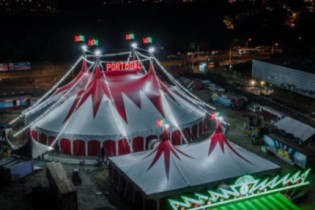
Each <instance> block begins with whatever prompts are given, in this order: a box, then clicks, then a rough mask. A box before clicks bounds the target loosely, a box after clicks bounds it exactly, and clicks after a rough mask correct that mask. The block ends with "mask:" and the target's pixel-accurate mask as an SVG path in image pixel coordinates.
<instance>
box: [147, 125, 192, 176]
mask: <svg viewBox="0 0 315 210" xmlns="http://www.w3.org/2000/svg"><path fill="white" fill-rule="evenodd" d="M153 153H155V156H154V158H153V160H152V162H151V164H150V166H149V167H148V169H147V171H148V170H150V168H151V167H153V166H154V164H156V162H157V161H158V160H159V159H160V157H161V156H162V154H164V165H165V172H166V176H167V178H168V177H169V171H170V161H171V155H172V154H173V155H174V156H175V157H176V158H177V159H178V160H181V159H180V154H181V155H184V156H186V157H189V158H192V157H191V156H189V155H187V154H185V153H184V152H182V151H180V150H179V149H177V148H176V147H174V146H173V145H172V143H171V142H170V140H169V139H168V134H166V133H165V130H164V132H163V140H161V142H160V144H159V146H158V147H157V148H156V149H154V150H153V151H152V152H150V153H149V154H148V155H147V156H145V157H144V158H147V157H149V156H151V155H152V154H153Z"/></svg>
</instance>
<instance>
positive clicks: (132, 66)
mask: <svg viewBox="0 0 315 210" xmlns="http://www.w3.org/2000/svg"><path fill="white" fill-rule="evenodd" d="M141 69H142V68H141V64H140V62H139V61H130V62H113V63H106V71H139V70H141Z"/></svg>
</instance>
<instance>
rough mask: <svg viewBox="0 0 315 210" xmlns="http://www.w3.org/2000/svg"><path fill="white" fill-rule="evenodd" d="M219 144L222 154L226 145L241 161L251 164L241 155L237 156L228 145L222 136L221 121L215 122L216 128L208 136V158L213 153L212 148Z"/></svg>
mask: <svg viewBox="0 0 315 210" xmlns="http://www.w3.org/2000/svg"><path fill="white" fill-rule="evenodd" d="M217 144H219V145H220V148H221V150H222V152H223V153H224V146H225V145H226V146H227V147H228V148H230V149H231V150H232V151H233V152H234V153H235V154H236V155H237V156H238V157H240V158H241V159H243V160H245V161H246V162H248V163H251V164H252V162H250V161H249V160H247V159H245V158H244V157H243V156H242V155H241V154H239V153H238V152H237V151H236V150H235V149H234V147H233V146H232V145H231V144H230V142H229V141H228V140H227V138H226V137H225V135H224V134H223V131H222V123H221V121H219V120H217V122H216V128H215V131H214V133H213V134H212V135H211V136H210V147H209V152H208V155H209V156H210V155H211V153H212V152H213V150H214V148H215V147H216V145H217Z"/></svg>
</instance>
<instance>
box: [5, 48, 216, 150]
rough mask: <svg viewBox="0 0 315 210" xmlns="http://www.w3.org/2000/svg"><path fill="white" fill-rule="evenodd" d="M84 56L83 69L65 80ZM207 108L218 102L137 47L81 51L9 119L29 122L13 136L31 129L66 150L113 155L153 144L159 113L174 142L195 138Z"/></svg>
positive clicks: (203, 125) (39, 137) (37, 138)
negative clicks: (45, 88)
mask: <svg viewBox="0 0 315 210" xmlns="http://www.w3.org/2000/svg"><path fill="white" fill-rule="evenodd" d="M109 58H110V59H111V60H109ZM122 60H123V61H122ZM80 62H81V63H82V67H81V70H80V72H79V73H78V74H77V76H75V77H74V78H73V79H72V80H71V81H70V82H69V83H66V84H65V81H66V79H67V78H68V79H69V77H70V75H71V74H72V72H73V71H74V70H75V69H78V68H77V66H78V65H79V64H80ZM108 67H115V68H111V69H112V70H111V71H109V68H108ZM127 67H128V68H129V69H127ZM131 67H133V69H131ZM113 69H114V70H113ZM157 70H159V72H157ZM159 77H162V78H159ZM209 110H210V111H211V110H214V108H213V107H211V106H209V105H207V104H206V103H204V102H203V101H201V100H200V99H199V98H197V97H196V96H194V95H193V94H192V93H191V92H190V91H188V90H187V89H185V88H184V87H183V86H182V85H181V84H180V83H179V82H177V81H176V80H175V79H174V78H173V76H172V75H171V74H169V73H168V71H167V70H166V69H165V68H164V67H163V66H162V65H161V64H160V63H159V61H158V60H157V59H156V58H155V57H154V56H153V55H152V54H149V55H146V54H143V53H140V52H138V51H136V50H133V51H130V52H125V53H117V54H107V55H100V56H92V55H87V56H82V57H80V59H78V60H77V61H76V62H75V64H74V65H73V66H72V67H71V68H70V70H69V71H67V72H66V74H65V75H64V77H63V78H61V80H60V81H59V82H57V83H56V84H55V85H54V87H52V88H51V89H50V90H49V91H48V92H47V93H46V94H45V95H44V96H43V97H42V98H40V99H39V100H38V101H37V102H36V103H35V104H34V105H33V106H31V107H30V108H29V109H27V110H26V111H24V112H23V113H22V114H21V116H19V117H18V118H17V119H15V120H13V121H12V122H11V123H12V124H14V123H15V121H17V120H19V119H23V117H24V119H25V124H26V126H25V127H24V128H23V129H21V130H20V131H18V132H17V133H16V134H15V136H17V135H20V134H21V133H23V132H29V134H30V137H31V139H32V140H33V141H34V140H35V141H38V142H39V143H42V144H45V145H48V146H50V148H55V150H59V151H60V152H62V153H64V154H72V155H78V156H97V155H99V152H100V148H101V147H103V148H104V149H105V155H108V156H112V155H121V154H126V153H130V152H136V151H142V150H146V149H149V145H150V142H151V141H152V140H154V141H157V140H158V139H159V138H160V135H161V133H162V128H160V127H157V126H156V122H157V121H159V120H161V119H165V120H167V121H168V123H169V125H170V128H169V130H170V132H171V141H172V142H173V144H174V145H178V144H182V143H185V142H187V141H188V140H191V139H195V138H196V137H198V136H200V135H201V134H203V133H204V132H205V129H206V116H207V113H209ZM43 152H44V151H43ZM38 153H40V152H36V154H38Z"/></svg>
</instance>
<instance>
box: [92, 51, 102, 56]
mask: <svg viewBox="0 0 315 210" xmlns="http://www.w3.org/2000/svg"><path fill="white" fill-rule="evenodd" d="M101 53H102V52H101V51H100V50H95V52H94V54H95V55H96V56H100V55H101Z"/></svg>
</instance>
